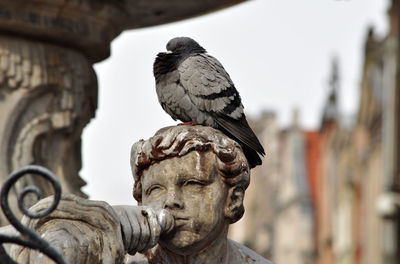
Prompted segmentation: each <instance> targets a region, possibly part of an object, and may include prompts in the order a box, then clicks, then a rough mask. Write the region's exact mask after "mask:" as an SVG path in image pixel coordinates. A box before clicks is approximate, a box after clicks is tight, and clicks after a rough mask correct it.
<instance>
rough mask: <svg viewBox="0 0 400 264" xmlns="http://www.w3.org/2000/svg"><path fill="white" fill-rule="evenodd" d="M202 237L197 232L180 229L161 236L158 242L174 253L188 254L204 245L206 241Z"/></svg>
mask: <svg viewBox="0 0 400 264" xmlns="http://www.w3.org/2000/svg"><path fill="white" fill-rule="evenodd" d="M202 239H204V238H202V237H200V235H199V234H197V233H194V232H191V231H184V230H182V231H177V232H174V233H173V234H171V235H169V236H167V237H163V238H162V239H161V240H160V244H161V246H162V247H163V248H166V249H168V250H169V251H172V252H173V253H175V254H179V255H188V254H192V253H194V252H197V251H198V250H200V249H201V248H203V247H204V245H205V244H206V243H207V242H206V241H202Z"/></svg>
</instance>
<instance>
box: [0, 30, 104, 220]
mask: <svg viewBox="0 0 400 264" xmlns="http://www.w3.org/2000/svg"><path fill="white" fill-rule="evenodd" d="M96 107H97V81H96V76H95V74H94V71H93V69H92V66H91V64H90V62H89V61H88V59H87V58H86V57H85V56H83V55H82V54H81V53H79V52H77V51H74V50H70V49H66V48H62V47H57V46H54V45H49V44H44V43H41V42H32V41H29V40H26V39H22V38H16V37H4V36H0V181H4V180H5V178H6V177H7V176H8V174H9V173H11V172H12V171H14V170H16V169H19V168H21V167H23V166H25V165H29V164H40V165H43V166H45V167H47V168H49V169H50V170H52V171H53V172H55V174H56V175H57V177H58V179H59V180H60V182H61V184H62V187H63V192H65V193H74V194H77V195H81V196H82V195H84V194H83V193H82V192H81V191H80V188H81V187H82V186H83V185H84V184H85V183H84V181H83V180H82V179H81V178H80V177H79V175H78V172H79V170H80V169H81V139H80V137H81V132H82V129H83V127H84V126H85V125H86V124H87V123H88V122H89V120H90V118H92V117H93V116H94V112H95V109H96ZM29 183H33V184H35V185H36V186H38V187H39V188H40V189H41V190H43V194H44V195H45V196H47V195H50V194H51V193H52V190H51V188H49V185H48V183H46V182H44V181H42V180H41V179H37V178H33V177H25V178H24V179H21V180H20V181H19V182H18V184H17V187H16V190H15V191H16V193H19V192H20V191H21V190H22V188H23V187H24V186H26V185H27V184H29ZM14 199H15V197H14ZM1 222H2V223H4V222H3V221H1Z"/></svg>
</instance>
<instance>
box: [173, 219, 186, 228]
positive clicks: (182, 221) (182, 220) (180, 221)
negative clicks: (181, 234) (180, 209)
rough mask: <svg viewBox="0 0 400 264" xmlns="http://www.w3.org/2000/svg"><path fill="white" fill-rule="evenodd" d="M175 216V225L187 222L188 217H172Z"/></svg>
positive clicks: (182, 224)
mask: <svg viewBox="0 0 400 264" xmlns="http://www.w3.org/2000/svg"><path fill="white" fill-rule="evenodd" d="M174 218H175V227H180V226H184V225H186V224H187V223H188V222H189V218H185V217H174Z"/></svg>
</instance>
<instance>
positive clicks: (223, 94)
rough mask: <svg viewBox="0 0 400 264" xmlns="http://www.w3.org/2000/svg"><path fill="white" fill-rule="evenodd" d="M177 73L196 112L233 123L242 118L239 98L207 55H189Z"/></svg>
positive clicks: (212, 58) (224, 75)
mask: <svg viewBox="0 0 400 264" xmlns="http://www.w3.org/2000/svg"><path fill="white" fill-rule="evenodd" d="M178 70H179V73H180V82H181V84H182V86H183V87H184V89H185V90H186V92H187V94H188V95H189V97H190V99H191V100H192V102H193V104H195V105H196V107H197V108H198V109H199V110H201V111H204V112H208V113H217V114H219V115H223V116H228V117H230V118H233V119H235V120H239V119H240V118H241V117H242V116H243V105H242V103H241V99H240V95H239V93H238V92H237V90H236V88H235V86H234V85H233V82H232V80H231V78H230V77H229V74H228V73H227V72H226V71H225V69H224V67H223V66H222V65H221V63H220V62H219V61H218V60H217V59H215V58H214V57H212V56H210V55H207V54H199V55H196V56H190V57H188V58H187V59H186V60H184V61H183V62H182V63H181V65H180V66H179V67H178Z"/></svg>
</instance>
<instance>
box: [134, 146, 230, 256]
mask: <svg viewBox="0 0 400 264" xmlns="http://www.w3.org/2000/svg"><path fill="white" fill-rule="evenodd" d="M141 179H142V190H143V193H142V204H143V205H147V206H151V207H153V208H155V209H161V208H165V209H167V210H169V211H170V212H171V214H172V215H173V216H174V218H175V225H176V227H175V231H173V232H172V233H171V234H170V235H168V236H167V237H163V238H162V239H161V241H160V244H161V245H162V246H163V247H166V248H168V249H169V250H171V251H173V252H175V253H178V254H190V253H192V252H196V251H198V250H200V249H202V248H204V247H206V246H207V245H209V244H210V243H211V242H213V241H214V240H215V239H216V238H217V237H219V236H221V235H226V234H224V232H225V231H226V230H227V226H228V221H227V219H226V217H225V215H224V208H225V204H226V199H227V193H228V187H227V186H226V185H225V184H224V183H223V182H222V181H221V179H220V177H219V176H218V171H217V167H216V156H215V154H214V153H212V152H197V151H191V152H189V153H188V154H187V155H185V156H183V157H174V158H171V159H166V160H163V161H161V162H160V163H157V164H154V165H152V166H150V168H148V169H147V170H145V171H144V172H143V175H142V178H141Z"/></svg>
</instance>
